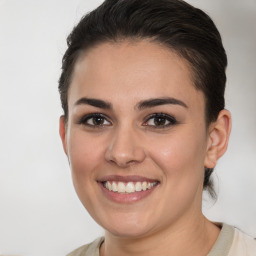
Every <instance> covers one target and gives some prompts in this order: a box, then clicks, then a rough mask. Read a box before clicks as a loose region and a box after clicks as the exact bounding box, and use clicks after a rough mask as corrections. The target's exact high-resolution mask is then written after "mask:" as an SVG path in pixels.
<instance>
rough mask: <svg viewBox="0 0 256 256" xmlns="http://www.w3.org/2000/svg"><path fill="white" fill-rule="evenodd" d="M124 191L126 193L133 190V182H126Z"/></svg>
mask: <svg viewBox="0 0 256 256" xmlns="http://www.w3.org/2000/svg"><path fill="white" fill-rule="evenodd" d="M125 192H126V193H133V192H135V186H134V184H133V182H128V183H127V184H126V188H125Z"/></svg>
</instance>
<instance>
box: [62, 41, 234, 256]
mask: <svg viewBox="0 0 256 256" xmlns="http://www.w3.org/2000/svg"><path fill="white" fill-rule="evenodd" d="M68 108H69V114H68V121H67V123H65V121H64V118H63V117H61V118H60V136H61V139H62V142H63V147H64V151H65V153H66V154H67V156H68V159H69V163H70V167H71V170H72V178H73V183H74V186H75V189H76V192H77V194H78V196H79V198H80V200H81V202H82V203H83V205H84V206H85V208H86V209H87V210H88V212H89V213H90V214H91V216H92V217H93V218H94V219H95V221H97V222H98V223H99V224H100V225H101V226H102V227H103V228H104V229H105V231H106V232H105V241H104V243H103V245H102V246H101V249H100V255H101V256H102V255H104V256H110V255H112V256H113V255H121V256H123V255H140V256H141V255H147V256H148V255H163V256H164V255H176V256H179V255H199V256H200V255H202V256H203V255H206V254H207V253H208V252H209V251H210V249H211V247H212V246H213V244H214V242H215V241H216V239H217V237H218V234H219V231H220V230H219V228H218V227H217V226H215V225H214V224H212V223H211V222H210V221H208V220H207V219H206V218H205V217H204V216H203V214H202V211H201V206H202V190H203V179H204V167H208V168H213V167H214V166H215V165H216V162H217V160H218V158H219V157H220V156H222V155H223V154H224V152H225V151H226V148H227V143H228V137H229V133H230V126H231V124H230V123H231V122H230V113H229V112H228V111H227V110H223V111H221V112H220V114H219V117H218V119H217V121H216V122H214V123H211V124H210V125H209V126H206V123H205V113H204V109H205V100H204V95H203V93H202V92H201V91H199V90H196V89H195V87H194V85H193V80H192V73H191V71H190V67H189V64H188V63H187V62H186V61H185V60H184V59H181V58H180V57H178V56H177V55H176V54H175V53H174V52H172V51H170V50H169V49H167V48H165V47H163V46H160V45H158V44H156V43H152V42H148V41H146V40H144V41H137V42H131V41H121V42H119V43H102V44H100V45H98V46H96V47H93V48H92V49H90V50H88V51H87V52H85V53H84V54H83V55H82V56H80V58H79V60H78V61H77V63H76V65H75V69H74V74H73V78H72V81H71V85H70V89H69V93H68ZM95 113H96V115H95ZM93 114H94V115H93ZM107 181H108V182H109V183H110V184H113V182H115V183H116V184H118V182H121V183H122V184H121V185H123V184H124V185H127V183H128V182H130V184H131V183H132V184H134V186H135V185H136V183H137V182H139V183H140V184H142V182H143V181H144V182H147V184H148V183H150V184H151V185H152V186H151V187H149V188H148V189H147V190H145V191H137V192H134V191H133V192H131V193H128V192H120V191H119V192H118V191H109V188H106V186H107V185H106V184H107V183H106V182H107ZM184 245H186V246H184Z"/></svg>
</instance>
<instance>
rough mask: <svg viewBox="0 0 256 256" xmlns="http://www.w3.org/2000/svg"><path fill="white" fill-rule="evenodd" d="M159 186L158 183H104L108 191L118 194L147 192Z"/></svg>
mask: <svg viewBox="0 0 256 256" xmlns="http://www.w3.org/2000/svg"><path fill="white" fill-rule="evenodd" d="M156 184H157V182H146V181H143V182H139V181H138V182H136V183H134V182H131V181H130V182H128V183H124V182H121V181H119V182H117V181H113V182H110V181H106V182H105V183H104V187H105V188H106V189H108V190H109V191H113V192H117V193H134V192H140V191H145V190H147V189H151V188H152V187H154V186H155V185H156Z"/></svg>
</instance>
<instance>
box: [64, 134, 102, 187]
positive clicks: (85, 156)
mask: <svg viewBox="0 0 256 256" xmlns="http://www.w3.org/2000/svg"><path fill="white" fill-rule="evenodd" d="M100 144H101V142H100V141H99V140H97V139H95V140H93V139H92V138H89V137H88V136H86V135H85V134H84V133H83V132H80V131H78V132H73V133H71V136H70V139H69V144H68V152H69V161H70V166H71V170H72V176H73V180H74V182H79V183H86V182H88V181H90V180H91V178H92V179H93V177H94V175H95V172H94V170H95V169H97V166H98V165H99V163H100V162H101V161H100V160H101V159H102V157H103V156H104V152H103V148H102V144H101V146H100ZM88 178H89V179H88Z"/></svg>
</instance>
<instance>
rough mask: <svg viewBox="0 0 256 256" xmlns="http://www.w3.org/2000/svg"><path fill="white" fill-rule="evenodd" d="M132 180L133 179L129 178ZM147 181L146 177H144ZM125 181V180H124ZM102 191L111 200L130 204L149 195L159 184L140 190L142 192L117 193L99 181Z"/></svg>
mask: <svg viewBox="0 0 256 256" xmlns="http://www.w3.org/2000/svg"><path fill="white" fill-rule="evenodd" d="M129 181H131V180H129ZM144 181H145V179H144ZM123 182H125V181H123ZM98 184H99V186H100V188H101V190H102V192H103V193H104V195H105V196H106V197H107V198H108V199H110V200H111V201H114V202H116V203H122V204H128V203H133V202H137V201H140V200H142V199H143V198H145V197H147V196H149V195H150V194H151V193H152V192H153V191H154V190H155V188H156V187H157V186H158V185H156V186H155V187H152V188H151V189H147V190H145V191H140V192H134V193H117V192H113V191H109V190H108V189H106V188H105V187H104V186H103V183H102V182H98Z"/></svg>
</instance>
